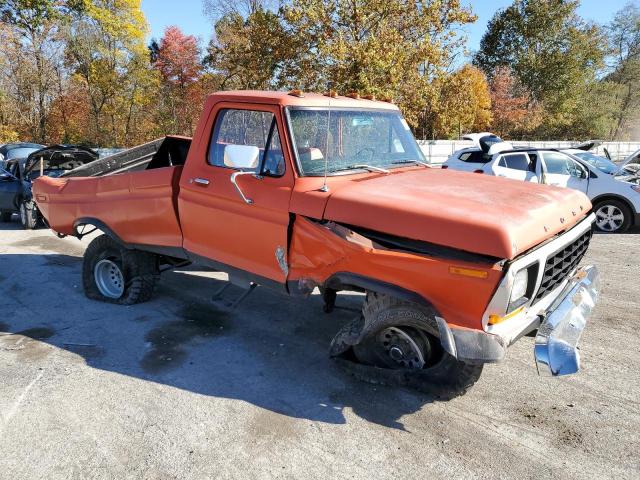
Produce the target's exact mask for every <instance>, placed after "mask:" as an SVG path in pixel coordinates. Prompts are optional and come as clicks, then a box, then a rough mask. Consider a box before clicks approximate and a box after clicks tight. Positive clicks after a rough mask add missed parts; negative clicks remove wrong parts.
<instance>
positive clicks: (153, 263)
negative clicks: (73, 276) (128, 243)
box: [82, 235, 160, 305]
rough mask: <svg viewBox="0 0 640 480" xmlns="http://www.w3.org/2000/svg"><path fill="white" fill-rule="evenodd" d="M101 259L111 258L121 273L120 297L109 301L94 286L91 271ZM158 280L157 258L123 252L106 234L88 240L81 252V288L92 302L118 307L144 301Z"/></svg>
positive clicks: (146, 253)
mask: <svg viewBox="0 0 640 480" xmlns="http://www.w3.org/2000/svg"><path fill="white" fill-rule="evenodd" d="M105 258H113V259H114V262H115V263H116V264H117V265H118V267H119V268H120V270H121V271H122V274H123V277H124V281H125V288H124V293H123V294H122V296H121V297H120V298H110V297H107V296H105V295H103V294H102V293H101V292H100V289H99V288H98V286H97V284H96V280H95V276H94V268H95V266H96V264H97V263H98V262H99V261H100V260H103V259H105ZM159 279H160V273H159V268H158V257H157V255H154V254H152V253H148V252H142V251H139V250H129V249H126V248H124V247H122V246H120V245H118V244H117V243H116V242H115V241H114V240H113V239H111V237H109V236H108V235H100V236H99V237H97V238H95V239H94V240H92V241H91V243H90V244H89V246H88V247H87V250H86V251H85V253H84V259H83V263H82V285H83V287H84V293H85V295H86V296H87V297H88V298H90V299H92V300H99V301H102V302H107V303H116V304H119V305H133V304H136V303H142V302H146V301H148V300H150V299H151V297H152V296H153V291H154V289H155V286H156V284H157V283H158V280H159Z"/></svg>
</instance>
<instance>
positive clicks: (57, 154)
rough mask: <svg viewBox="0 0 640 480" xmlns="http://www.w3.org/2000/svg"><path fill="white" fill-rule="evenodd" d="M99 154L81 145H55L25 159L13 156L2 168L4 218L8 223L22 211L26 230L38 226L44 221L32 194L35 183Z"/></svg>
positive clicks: (0, 215)
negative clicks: (15, 213) (39, 178)
mask: <svg viewBox="0 0 640 480" xmlns="http://www.w3.org/2000/svg"><path fill="white" fill-rule="evenodd" d="M97 158H98V154H97V153H96V152H94V151H93V150H91V149H90V148H86V147H82V146H78V145H53V146H51V147H45V148H40V149H37V150H35V151H33V152H32V153H31V154H30V155H28V157H27V158H24V159H9V160H7V161H6V162H5V165H4V167H3V168H0V220H2V221H3V222H8V221H10V220H11V216H12V215H13V213H14V212H19V213H20V222H21V223H22V226H23V227H24V228H25V229H33V228H35V227H36V226H37V225H38V224H39V223H40V222H41V220H42V215H40V211H39V210H38V208H37V207H36V205H35V203H34V201H33V196H32V194H31V183H32V182H33V180H35V179H36V178H38V177H40V176H41V175H46V176H49V177H59V176H60V175H62V174H63V173H65V172H68V171H70V170H73V169H74V168H77V167H80V166H82V165H84V164H86V163H89V162H92V161H94V160H96V159H97Z"/></svg>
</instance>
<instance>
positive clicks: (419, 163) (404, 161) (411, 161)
mask: <svg viewBox="0 0 640 480" xmlns="http://www.w3.org/2000/svg"><path fill="white" fill-rule="evenodd" d="M391 163H392V164H393V165H399V164H401V163H415V164H418V165H423V166H425V167H427V168H431V165H429V164H428V163H425V162H421V161H420V160H398V161H396V162H391Z"/></svg>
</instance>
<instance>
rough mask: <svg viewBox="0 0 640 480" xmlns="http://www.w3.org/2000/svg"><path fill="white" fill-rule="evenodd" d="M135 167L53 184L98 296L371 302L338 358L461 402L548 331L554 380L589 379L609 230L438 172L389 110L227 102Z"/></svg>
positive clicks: (44, 193)
mask: <svg viewBox="0 0 640 480" xmlns="http://www.w3.org/2000/svg"><path fill="white" fill-rule="evenodd" d="M133 165H134V166H133V167H131V168H117V165H116V167H114V168H112V169H110V170H109V169H106V171H103V172H95V171H94V172H92V173H91V176H81V177H78V176H74V174H73V172H72V173H71V174H70V175H68V176H63V177H61V178H47V177H43V178H40V179H38V180H37V181H36V182H35V184H34V187H33V191H34V196H35V200H36V202H37V205H38V208H39V209H40V211H41V212H42V214H43V215H44V217H45V218H46V220H47V222H48V224H49V225H50V226H51V228H52V229H53V230H54V231H55V232H57V233H58V235H60V236H63V235H74V236H76V237H82V235H83V234H84V232H85V231H86V229H87V228H91V226H93V227H96V228H98V229H99V230H101V231H102V232H103V235H101V236H99V237H97V238H95V239H94V240H93V241H92V242H91V243H90V245H89V246H88V248H87V250H86V253H85V257H84V267H83V269H84V270H83V285H84V289H85V292H86V294H87V296H88V297H89V298H92V299H97V300H103V301H108V302H115V303H120V304H132V303H137V302H142V301H145V300H148V299H149V298H150V297H151V295H152V292H153V288H154V285H155V284H156V282H157V281H158V279H159V272H160V269H161V267H162V266H163V265H169V266H180V265H184V264H186V263H197V264H201V265H204V266H208V267H213V268H215V269H218V270H221V271H225V272H227V273H228V274H229V279H230V281H231V282H232V283H234V284H236V285H241V286H243V287H245V288H246V289H247V290H250V289H252V288H253V287H255V286H256V285H262V286H267V287H272V288H274V289H276V290H279V291H281V292H283V293H286V294H289V295H309V294H310V293H311V292H312V291H313V290H314V289H315V288H316V287H318V288H319V289H320V291H321V292H322V294H323V296H324V301H325V310H326V311H331V309H332V308H333V305H334V302H335V298H336V293H337V292H338V291H341V290H352V291H354V290H355V291H361V292H365V293H366V297H365V299H364V305H363V308H362V312H361V314H360V315H358V316H357V318H355V319H354V320H353V322H351V323H349V324H348V325H345V327H344V328H343V329H342V330H341V331H340V332H339V333H338V334H337V335H336V337H335V338H334V340H333V342H332V344H331V348H330V353H331V355H332V356H334V357H337V358H339V359H340V362H341V364H343V365H349V368H350V371H351V372H353V373H355V374H356V375H358V376H360V377H364V378H367V377H370V376H372V375H373V376H374V377H375V379H376V381H385V382H386V381H387V380H388V381H389V382H395V383H400V384H404V385H409V386H412V387H415V388H418V389H421V390H425V391H431V392H438V393H452V394H459V393H461V392H464V391H466V389H467V388H469V387H470V386H471V385H473V383H475V381H476V380H477V379H478V378H479V375H480V373H481V371H482V367H483V365H484V364H485V363H487V362H497V361H500V360H502V359H503V358H504V357H505V354H506V351H507V348H508V347H509V345H511V344H512V343H513V342H515V341H516V340H517V339H519V338H520V337H521V336H523V335H527V334H535V335H536V339H535V346H534V358H535V363H536V366H537V368H538V371H539V372H540V373H542V372H546V373H549V374H551V375H564V374H570V373H574V372H577V371H578V369H579V355H578V351H577V343H578V340H579V337H580V334H581V333H582V331H583V329H584V327H585V323H586V321H587V319H588V317H589V316H590V314H591V311H592V309H593V307H594V305H595V302H596V300H597V296H598V272H597V269H596V268H595V267H593V266H582V267H579V265H578V264H579V263H580V261H581V259H582V257H583V256H584V254H585V252H586V250H587V248H588V245H589V242H590V239H591V235H592V224H593V221H594V216H593V214H591V213H590V211H591V204H590V203H589V200H588V199H587V197H586V196H585V195H583V194H582V193H580V192H578V191H576V190H569V189H562V188H556V187H550V186H545V185H538V184H530V183H529V184H528V183H523V182H518V181H513V180H508V179H503V178H496V177H488V176H483V175H472V174H469V173H464V172H455V171H451V170H440V169H436V168H430V167H429V166H428V165H427V164H426V163H425V159H424V156H423V154H422V152H421V150H420V148H419V147H418V145H417V143H416V141H415V139H414V137H413V135H412V134H411V131H410V129H409V126H408V125H407V122H406V121H405V120H404V119H403V117H402V115H401V114H400V112H399V110H398V108H397V107H396V106H395V105H393V104H392V103H388V102H381V101H375V100H374V99H363V98H357V97H355V96H354V98H352V97H344V96H338V95H335V93H333V92H331V93H329V94H326V95H321V94H311V93H303V92H300V91H293V92H290V93H285V92H257V91H237V92H219V93H215V94H213V95H210V96H209V98H208V99H207V102H206V105H205V108H204V113H203V115H202V117H201V119H200V122H199V124H198V127H197V130H196V132H195V135H194V138H193V140H190V139H185V138H178V137H168V138H167V139H166V140H165V143H163V144H162V145H161V147H160V148H158V149H157V151H155V153H154V154H153V155H148V158H147V160H146V161H144V162H137V163H136V162H134V163H133Z"/></svg>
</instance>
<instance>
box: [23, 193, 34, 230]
mask: <svg viewBox="0 0 640 480" xmlns="http://www.w3.org/2000/svg"><path fill="white" fill-rule="evenodd" d="M19 213H20V223H21V224H22V228H24V229H25V230H34V229H35V228H36V227H37V226H38V211H37V209H36V206H35V205H34V203H33V202H30V201H24V200H23V201H21V202H20V206H19Z"/></svg>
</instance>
